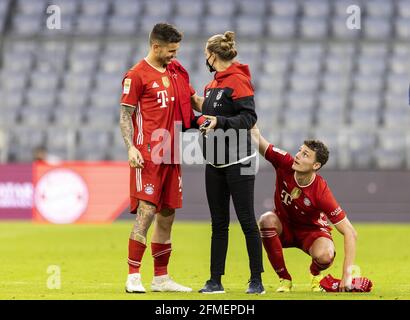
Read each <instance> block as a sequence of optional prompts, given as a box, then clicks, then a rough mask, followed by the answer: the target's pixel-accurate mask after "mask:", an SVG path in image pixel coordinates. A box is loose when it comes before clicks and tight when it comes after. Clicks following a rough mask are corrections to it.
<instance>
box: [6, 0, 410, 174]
mask: <svg viewBox="0 0 410 320" xmlns="http://www.w3.org/2000/svg"><path fill="white" fill-rule="evenodd" d="M351 2H352V1H346V0H340V1H339V0H304V1H302V0H224V1H219V0H204V1H202V0H198V1H196V0H140V1H136V0H30V1H27V0H0V30H1V37H0V45H1V48H2V50H1V57H0V59H1V60H0V110H1V116H0V137H1V141H0V148H1V149H2V151H3V152H0V157H1V158H0V161H3V162H5V161H30V160H31V150H32V148H34V147H35V146H37V145H39V144H44V145H46V146H47V148H48V149H49V152H50V153H53V154H56V155H59V156H60V157H61V158H63V159H69V160H71V159H84V160H98V159H101V160H105V159H114V160H120V159H126V152H125V148H124V147H123V143H122V140H121V136H120V133H119V127H118V116H119V96H120V92H121V80H122V75H123V74H124V72H125V71H126V70H127V69H128V68H129V67H131V66H132V65H133V64H134V63H135V62H137V61H138V60H139V59H141V58H143V57H144V55H145V53H146V52H147V37H148V33H149V31H150V30H151V29H152V27H153V25H154V23H156V22H159V21H167V22H171V23H175V24H176V25H177V27H179V28H180V29H181V30H182V31H184V34H185V38H184V40H183V42H182V45H181V51H180V54H179V59H180V60H181V62H182V63H183V64H184V65H185V66H186V67H187V68H188V70H189V71H190V74H191V82H192V84H193V86H194V87H195V88H196V90H197V91H198V92H199V93H200V94H201V93H202V92H203V87H204V85H205V84H206V83H207V82H208V81H209V79H210V78H211V75H210V74H209V73H208V72H207V70H206V68H205V62H204V61H205V59H204V55H203V49H204V44H205V40H206V39H207V38H208V37H209V36H210V35H212V34H214V33H222V32H224V31H226V30H234V31H236V32H237V38H238V39H237V45H238V49H239V60H240V61H241V62H242V63H247V64H249V65H250V68H251V71H252V76H253V82H254V85H255V89H256V102H257V112H258V114H259V119H260V120H259V124H260V127H261V130H262V132H263V133H264V135H265V136H267V137H268V138H271V139H272V141H273V142H275V143H277V144H278V145H279V146H281V147H283V148H285V149H289V151H291V152H295V150H297V148H298V146H299V145H300V143H301V141H302V140H303V139H304V138H307V137H317V138H320V139H323V140H324V141H326V142H327V143H328V144H329V146H330V149H331V151H332V159H331V161H330V163H329V165H328V167H329V168H332V169H354V168H357V169H410V106H409V101H408V99H409V97H408V89H409V83H410V0H391V1H390V0H367V1H365V0H356V1H354V2H355V3H356V4H358V5H360V7H361V10H362V18H361V21H362V28H361V29H360V30H349V29H348V28H347V27H346V18H347V16H348V14H347V13H346V8H347V6H349V5H350V4H351ZM50 4H56V5H59V6H60V8H61V14H62V29H61V30H49V29H47V28H46V21H47V17H48V15H47V13H46V8H47V6H48V5H50Z"/></svg>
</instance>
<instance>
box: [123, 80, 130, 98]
mask: <svg viewBox="0 0 410 320" xmlns="http://www.w3.org/2000/svg"><path fill="white" fill-rule="evenodd" d="M130 89H131V79H130V78H127V79H125V80H124V88H123V91H122V93H124V94H129V93H130Z"/></svg>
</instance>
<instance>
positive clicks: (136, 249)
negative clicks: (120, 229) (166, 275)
mask: <svg viewBox="0 0 410 320" xmlns="http://www.w3.org/2000/svg"><path fill="white" fill-rule="evenodd" d="M146 247H147V246H146V245H145V244H143V243H141V242H139V241H136V240H133V239H129V241H128V274H131V273H139V272H140V266H141V260H142V256H143V255H144V252H145V248H146Z"/></svg>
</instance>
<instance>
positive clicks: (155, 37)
mask: <svg viewBox="0 0 410 320" xmlns="http://www.w3.org/2000/svg"><path fill="white" fill-rule="evenodd" d="M181 40H182V33H181V32H179V31H178V30H177V28H175V27H174V26H173V25H172V24H169V23H157V24H156V25H155V26H154V28H153V29H152V31H151V33H150V35H149V43H150V44H152V43H153V42H154V41H159V42H163V43H178V42H180V41H181Z"/></svg>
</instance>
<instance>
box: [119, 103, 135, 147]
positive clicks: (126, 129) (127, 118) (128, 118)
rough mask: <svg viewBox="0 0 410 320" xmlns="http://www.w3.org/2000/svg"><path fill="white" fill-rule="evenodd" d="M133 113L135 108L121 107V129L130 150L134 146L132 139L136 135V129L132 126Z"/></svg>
mask: <svg viewBox="0 0 410 320" xmlns="http://www.w3.org/2000/svg"><path fill="white" fill-rule="evenodd" d="M133 113H134V108H133V107H128V106H124V105H121V113H120V128H121V133H122V137H123V139H124V142H125V145H126V146H127V149H129V148H130V147H131V146H132V137H133V133H134V127H133V125H132V114H133Z"/></svg>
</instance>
